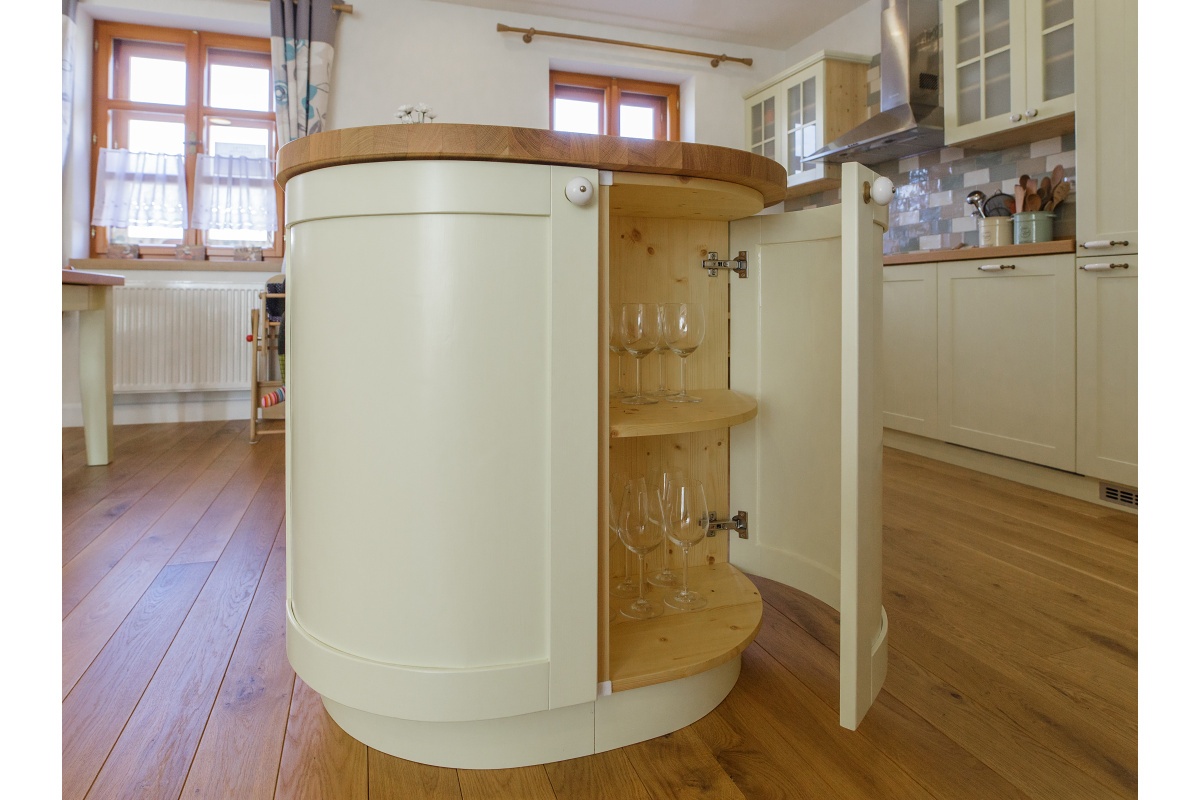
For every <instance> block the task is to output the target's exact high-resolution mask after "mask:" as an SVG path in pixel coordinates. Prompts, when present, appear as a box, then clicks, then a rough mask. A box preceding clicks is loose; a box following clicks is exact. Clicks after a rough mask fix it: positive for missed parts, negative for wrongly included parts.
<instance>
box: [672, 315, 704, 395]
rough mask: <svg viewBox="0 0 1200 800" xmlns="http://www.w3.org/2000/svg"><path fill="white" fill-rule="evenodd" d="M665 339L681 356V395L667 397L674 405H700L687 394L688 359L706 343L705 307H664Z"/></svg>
mask: <svg viewBox="0 0 1200 800" xmlns="http://www.w3.org/2000/svg"><path fill="white" fill-rule="evenodd" d="M663 338H664V339H666V340H667V346H669V347H670V348H671V352H672V353H674V354H675V355H677V356H679V393H678V394H672V395H668V396H667V400H669V401H671V402H672V403H699V402H700V400H701V398H699V397H695V396H693V395H690V394H688V393H687V372H686V371H685V368H686V366H687V357H688V356H690V355H691V354H692V353H694V352H696V348H697V347H699V346H700V343H701V342H703V341H704V307H703V306H701V305H700V304H699V303H667V304H666V305H665V306H663Z"/></svg>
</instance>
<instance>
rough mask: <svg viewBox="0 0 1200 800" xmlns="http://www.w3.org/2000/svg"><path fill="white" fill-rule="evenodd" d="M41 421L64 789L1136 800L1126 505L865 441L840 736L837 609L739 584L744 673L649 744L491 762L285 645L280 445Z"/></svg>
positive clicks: (191, 793)
mask: <svg viewBox="0 0 1200 800" xmlns="http://www.w3.org/2000/svg"><path fill="white" fill-rule="evenodd" d="M247 438H248V430H247V424H245V423H240V422H232V423H190V424H180V425H137V426H120V427H118V428H117V429H116V460H115V461H114V462H113V463H112V464H111V465H109V466H106V467H86V466H83V465H82V460H81V453H82V435H81V431H80V430H79V429H68V430H64V431H63V562H64V563H63V639H62V647H63V705H62V731H63V740H62V742H63V744H62V748H63V751H62V767H63V797H64V798H83V797H88V798H130V797H147V798H156V800H159V799H161V798H175V797H185V796H186V797H200V798H239V800H243V799H249V798H333V799H335V800H343V799H344V798H431V799H433V798H438V799H440V798H457V799H459V800H473V799H474V798H519V799H521V800H524V799H525V798H530V799H531V800H532V799H535V798H557V799H558V800H567V799H568V798H569V799H570V800H577V799H578V800H583V799H584V798H596V800H600V799H601V798H603V799H604V800H627V799H628V800H637V799H638V798H642V799H644V800H649V799H650V798H672V799H674V798H748V799H749V800H757V799H758V798H780V799H781V800H782V799H785V798H786V799H789V800H790V799H791V798H809V797H811V798H889V799H890V798H945V800H963V798H971V800H978V799H980V798H1054V799H1055V800H1059V799H1061V798H1088V800H1094V799H1096V798H1122V797H1125V798H1128V797H1136V796H1137V787H1138V773H1137V769H1138V761H1137V753H1138V751H1137V742H1138V729H1137V711H1138V705H1137V666H1138V662H1137V656H1138V632H1137V605H1138V597H1137V591H1138V585H1137V575H1138V571H1137V519H1136V517H1133V516H1130V515H1128V514H1124V513H1122V512H1120V511H1117V510H1110V509H1106V508H1103V507H1100V506H1097V505H1093V504H1090V503H1085V502H1082V501H1078V500H1074V499H1071V498H1067V497H1063V496H1060V495H1055V494H1051V493H1048V492H1042V491H1039V490H1036V489H1031V488H1029V487H1026V486H1022V485H1019V484H1015V483H1012V482H1009V481H1005V480H1002V479H999V478H993V477H990V476H986V475H982V474H979V473H975V472H971V471H970V470H965V469H961V468H959V467H954V466H950V465H947V464H943V463H940V462H936V461H931V460H928V459H925V458H922V457H920V456H915V455H910V454H907V453H902V452H899V451H894V450H885V452H884V498H883V500H884V546H885V553H884V598H885V599H884V603H885V606H886V608H887V612H888V617H889V621H890V643H891V647H890V651H889V662H888V664H889V666H888V676H887V680H886V681H885V683H884V687H883V691H882V693H881V694H880V696H879V700H878V701H877V702H876V704H875V706H874V707H873V708H872V709H871V711H870V712H869V713H868V714H867V717H866V719H865V720H864V721H863V723H862V725H861V726H860V727H859V729H858V730H857V731H854V732H850V731H846V730H843V729H841V728H839V727H838V724H837V655H836V651H837V614H836V613H835V612H834V611H832V610H831V609H830V608H828V607H827V606H824V605H822V604H821V603H818V602H816V601H814V600H812V599H811V598H809V597H807V596H806V595H803V594H801V593H799V592H796V591H794V590H792V589H789V588H787V587H784V586H781V585H780V584H777V583H774V582H771V581H767V580H762V579H755V583H756V584H757V585H758V586H759V589H760V590H761V592H762V595H763V598H764V601H765V608H764V616H763V626H762V631H761V632H760V634H759V636H758V638H757V640H756V642H755V643H754V644H753V645H751V647H750V648H749V649H748V650H747V651H746V653H745V655H744V665H743V670H742V677H741V678H740V679H739V681H738V683H737V686H736V687H735V688H734V690H733V692H732V694H731V695H730V696H729V697H728V698H727V699H726V701H725V702H724V703H722V704H721V705H720V706H719V707H718V708H717V709H716V710H715V711H713V712H712V713H711V714H709V715H708V716H706V717H704V718H703V719H701V720H699V721H698V722H696V723H695V724H694V725H692V726H690V727H688V728H685V729H684V730H681V731H678V732H676V733H674V734H672V735H669V736H664V737H659V738H657V739H654V740H651V741H648V742H643V743H640V744H636V745H633V746H630V747H625V748H622V749H620V750H616V751H613V752H609V753H602V754H599V755H595V756H591V757H588V758H581V759H575V760H572V761H564V762H560V763H557V764H549V765H546V766H544V767H529V768H524V769H514V770H497V771H471V770H450V769H439V768H435V767H429V766H424V765H421V764H415V763H412V762H407V761H403V760H401V759H397V758H393V757H392V756H388V755H386V754H384V753H380V752H378V751H375V750H372V749H370V748H368V747H366V746H365V745H363V744H361V743H359V742H357V741H355V740H353V739H351V738H350V737H348V736H347V735H346V734H344V733H343V732H342V731H341V730H340V729H339V728H338V727H337V726H336V725H335V724H334V723H333V722H332V721H331V720H330V719H329V717H328V715H326V713H325V711H324V709H323V707H322V706H321V702H320V698H319V697H318V696H317V695H316V694H315V693H314V692H313V691H312V690H311V689H310V688H309V687H308V686H306V685H305V684H304V682H303V681H301V680H299V679H298V678H297V677H296V675H295V673H293V672H292V670H291V668H290V667H289V666H288V663H287V658H286V655H285V652H284V633H283V631H284V605H283V603H284V600H283V598H284V592H285V587H284V573H285V570H284V537H283V492H284V488H283V487H284V483H283V477H284V466H283V442H282V437H264V438H263V439H262V440H261V441H260V442H259V443H258V444H256V445H251V444H249V442H248V441H247Z"/></svg>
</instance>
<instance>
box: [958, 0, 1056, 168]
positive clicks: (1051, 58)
mask: <svg viewBox="0 0 1200 800" xmlns="http://www.w3.org/2000/svg"><path fill="white" fill-rule="evenodd" d="M1074 6H1075V3H1074V2H1073V0H943V3H942V27H943V30H944V38H943V45H944V46H943V53H942V74H943V76H944V78H945V90H944V93H943V96H944V103H945V106H946V144H948V145H949V144H959V143H962V142H967V141H971V140H975V139H979V138H982V137H986V136H990V135H994V134H1007V133H1012V132H1014V131H1016V132H1017V133H1018V134H1019V131H1017V129H1018V128H1020V127H1021V126H1027V125H1030V124H1032V123H1040V122H1043V121H1045V120H1048V119H1054V118H1057V117H1064V116H1065V115H1067V114H1070V113H1071V112H1073V111H1074V110H1075V66H1074V65H1075V60H1074V57H1075V19H1074V18H1075V8H1074ZM1031 135H1032V134H1031Z"/></svg>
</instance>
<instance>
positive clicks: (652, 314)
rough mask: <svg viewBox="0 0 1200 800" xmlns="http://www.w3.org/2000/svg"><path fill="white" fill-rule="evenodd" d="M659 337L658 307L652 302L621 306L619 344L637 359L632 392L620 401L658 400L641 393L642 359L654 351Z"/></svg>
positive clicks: (631, 403)
mask: <svg viewBox="0 0 1200 800" xmlns="http://www.w3.org/2000/svg"><path fill="white" fill-rule="evenodd" d="M660 338H662V337H661V335H660V331H659V326H658V309H657V307H656V306H655V305H654V304H653V303H625V304H624V305H622V306H621V344H622V345H624V347H625V350H626V351H628V353H629V354H630V355H631V356H633V357H634V358H635V359H637V366H636V369H635V370H634V384H633V394H632V395H631V396H629V397H623V398H621V402H622V403H628V404H629V405H646V404H648V403H657V402H658V401H657V400H655V399H654V398H653V397H650V396H649V395H645V394H642V360H643V359H644V358H645V357H646V356H648V355H650V354H651V353H653V352H654V348H655V347H657V346H658V340H659V339H660Z"/></svg>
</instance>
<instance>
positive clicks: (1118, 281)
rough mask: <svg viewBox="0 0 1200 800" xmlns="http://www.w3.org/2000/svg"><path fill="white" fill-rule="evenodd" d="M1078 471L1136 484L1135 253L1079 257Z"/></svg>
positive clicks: (1136, 359)
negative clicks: (1101, 256) (1117, 255)
mask: <svg viewBox="0 0 1200 800" xmlns="http://www.w3.org/2000/svg"><path fill="white" fill-rule="evenodd" d="M1076 281H1077V282H1076V291H1075V297H1076V307H1077V310H1076V319H1077V325H1078V328H1077V336H1076V341H1077V346H1078V353H1079V354H1078V369H1079V385H1078V391H1077V394H1078V405H1079V411H1078V446H1077V459H1076V460H1077V471H1078V472H1080V473H1082V474H1084V475H1088V476H1091V477H1094V478H1100V479H1102V480H1108V481H1113V482H1116V483H1120V484H1124V485H1125V486H1133V487H1136V486H1137V482H1138V469H1137V467H1138V465H1137V462H1138V457H1137V456H1138V305H1137V300H1138V290H1137V256H1136V255H1122V256H1119V257H1116V258H1096V257H1093V258H1091V259H1087V260H1082V259H1081V260H1080V263H1079V269H1077V270H1076Z"/></svg>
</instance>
